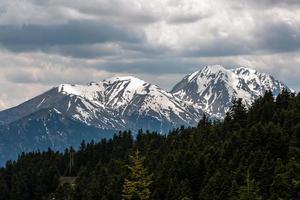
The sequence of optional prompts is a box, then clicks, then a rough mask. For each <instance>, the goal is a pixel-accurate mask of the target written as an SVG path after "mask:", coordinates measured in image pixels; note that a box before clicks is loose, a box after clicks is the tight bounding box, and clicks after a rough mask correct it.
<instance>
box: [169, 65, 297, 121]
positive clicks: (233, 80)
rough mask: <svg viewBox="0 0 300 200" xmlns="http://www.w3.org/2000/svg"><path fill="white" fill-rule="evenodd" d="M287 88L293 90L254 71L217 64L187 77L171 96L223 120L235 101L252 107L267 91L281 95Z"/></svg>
mask: <svg viewBox="0 0 300 200" xmlns="http://www.w3.org/2000/svg"><path fill="white" fill-rule="evenodd" d="M284 88H286V89H288V90H289V91H293V90H291V89H289V88H288V87H287V86H286V85H284V84H283V83H282V82H280V81H278V80H276V79H274V77H272V76H271V75H268V74H265V73H259V72H258V71H256V70H254V69H249V68H245V67H239V68H235V69H226V68H224V67H223V66H221V65H213V66H206V67H203V68H202V69H201V70H199V71H196V72H194V73H191V74H189V75H187V76H186V77H184V78H183V80H182V81H180V82H179V83H178V84H176V85H175V87H174V88H173V89H172V91H171V93H172V94H173V95H174V96H176V97H177V98H180V99H182V100H184V101H187V102H189V103H193V104H195V106H196V107H198V108H199V109H202V110H204V111H205V112H207V113H209V114H210V115H211V116H213V117H216V118H223V117H224V116H225V113H226V112H227V111H228V110H229V108H230V106H231V102H232V100H233V99H235V98H242V99H243V100H244V103H245V104H246V105H247V106H250V105H251V104H252V102H253V101H254V100H255V99H257V98H258V97H259V96H262V95H264V93H265V92H266V91H268V90H271V91H272V92H273V94H274V96H277V95H278V94H279V93H280V92H281V91H282V89H284Z"/></svg>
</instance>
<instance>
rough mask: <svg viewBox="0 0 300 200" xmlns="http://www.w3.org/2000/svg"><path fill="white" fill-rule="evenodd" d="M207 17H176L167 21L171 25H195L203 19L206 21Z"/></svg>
mask: <svg viewBox="0 0 300 200" xmlns="http://www.w3.org/2000/svg"><path fill="white" fill-rule="evenodd" d="M205 17H206V16H201V15H199V14H193V15H192V14H191V15H174V16H171V17H169V18H168V19H167V23H170V24H187V23H194V22H197V21H199V20H201V19H204V18H205Z"/></svg>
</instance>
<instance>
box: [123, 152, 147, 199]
mask: <svg viewBox="0 0 300 200" xmlns="http://www.w3.org/2000/svg"><path fill="white" fill-rule="evenodd" d="M144 159H145V158H144V157H142V156H141V155H140V152H139V151H138V150H137V151H136V152H135V154H134V155H133V156H130V160H131V165H130V166H129V170H130V176H129V178H128V179H125V182H124V185H123V195H122V197H123V199H124V200H148V199H150V195H151V191H150V185H151V183H152V180H151V179H152V178H151V176H150V175H148V172H147V170H146V169H145V168H144V166H143V161H144Z"/></svg>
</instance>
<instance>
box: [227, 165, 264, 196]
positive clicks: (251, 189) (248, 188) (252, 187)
mask: <svg viewBox="0 0 300 200" xmlns="http://www.w3.org/2000/svg"><path fill="white" fill-rule="evenodd" d="M231 199H232V200H261V199H262V197H261V196H260V194H259V189H258V186H257V184H256V183H255V181H254V180H250V173H249V170H248V172H247V176H246V185H243V186H241V187H240V188H239V191H238V197H232V198H231Z"/></svg>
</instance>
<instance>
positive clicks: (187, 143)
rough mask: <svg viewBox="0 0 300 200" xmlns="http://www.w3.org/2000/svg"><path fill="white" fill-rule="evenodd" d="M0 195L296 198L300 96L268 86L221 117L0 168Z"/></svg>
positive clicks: (19, 199) (5, 198) (20, 199)
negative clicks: (277, 92) (249, 103)
mask: <svg viewBox="0 0 300 200" xmlns="http://www.w3.org/2000/svg"><path fill="white" fill-rule="evenodd" d="M0 194H1V195H0V200H43V199H45V200H48V199H59V200H81V199H82V200H96V199H97V200H117V199H144V200H146V199H168V200H171V199H172V200H183V199H185V200H189V199H199V200H211V199H216V200H217V199H220V200H226V199H230V200H235V199H236V200H238V199H248V200H250V199H252V200H255V199H267V200H277V199H284V200H289V199H299V198H300V95H299V94H298V95H293V94H291V93H289V92H287V91H282V93H281V94H280V95H278V97H277V98H276V99H274V98H273V95H272V93H271V92H267V93H266V94H265V95H264V97H261V98H259V99H257V100H256V101H255V103H254V104H253V106H252V107H251V108H250V109H249V110H247V109H246V108H245V107H244V106H243V104H242V100H241V99H238V100H236V101H234V103H233V106H232V108H231V110H230V112H229V113H227V115H226V118H225V120H224V121H223V122H210V121H209V120H208V119H207V118H206V117H204V118H203V119H202V120H201V121H200V122H199V124H198V127H196V128H184V127H182V128H181V129H176V130H173V131H171V132H170V133H169V134H166V135H161V134H158V133H149V132H145V133H144V132H142V131H140V133H139V134H138V135H137V136H136V138H135V139H134V138H133V137H132V135H131V133H130V132H122V133H120V134H118V135H116V136H114V138H113V139H110V140H105V139H104V140H102V141H100V142H98V141H97V142H96V141H95V142H91V143H85V142H82V144H81V147H80V149H79V150H76V151H75V150H73V149H72V148H70V149H66V151H65V152H64V153H59V152H53V151H52V150H50V149H49V150H48V151H47V152H34V153H28V154H22V155H20V156H19V158H18V160H17V161H10V162H7V164H6V166H5V168H2V169H0Z"/></svg>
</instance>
